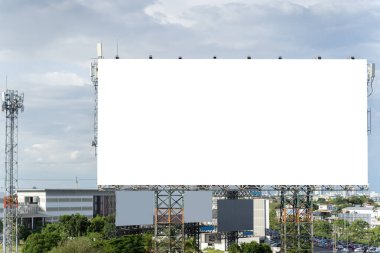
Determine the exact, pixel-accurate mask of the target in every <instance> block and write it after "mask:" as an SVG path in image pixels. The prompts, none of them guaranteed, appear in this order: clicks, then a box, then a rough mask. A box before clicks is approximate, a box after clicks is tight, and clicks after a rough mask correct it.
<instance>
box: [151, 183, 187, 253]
mask: <svg viewBox="0 0 380 253" xmlns="http://www.w3.org/2000/svg"><path fill="white" fill-rule="evenodd" d="M154 199H155V212H154V251H155V253H161V252H165V253H166V252H169V253H171V252H184V245H185V230H184V190H183V189H181V188H180V187H175V186H174V187H173V186H167V187H166V186H165V187H159V188H158V189H157V190H155V196H154Z"/></svg>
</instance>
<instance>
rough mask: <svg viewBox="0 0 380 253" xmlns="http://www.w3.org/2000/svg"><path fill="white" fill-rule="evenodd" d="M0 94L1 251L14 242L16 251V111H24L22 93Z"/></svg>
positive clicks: (6, 250) (11, 91)
mask: <svg viewBox="0 0 380 253" xmlns="http://www.w3.org/2000/svg"><path fill="white" fill-rule="evenodd" d="M1 95H2V101H3V104H2V111H5V113H6V127H5V136H6V137H5V138H6V139H5V182H4V189H5V193H4V212H3V215H4V219H3V252H4V253H7V252H9V253H12V252H13V243H14V242H15V245H16V250H15V252H16V253H17V252H18V238H17V232H18V231H17V207H18V199H17V193H16V190H17V188H18V159H17V154H18V152H17V148H18V143H17V142H18V112H19V109H20V110H21V112H23V111H24V105H23V103H24V94H23V93H21V94H18V91H17V90H6V91H5V92H2V94H1Z"/></svg>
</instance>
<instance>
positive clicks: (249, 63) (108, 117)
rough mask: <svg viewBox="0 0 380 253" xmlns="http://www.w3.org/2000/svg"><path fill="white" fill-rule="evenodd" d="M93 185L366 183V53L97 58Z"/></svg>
mask: <svg viewBox="0 0 380 253" xmlns="http://www.w3.org/2000/svg"><path fill="white" fill-rule="evenodd" d="M98 64H99V65H98V68H99V74H98V76H99V114H98V117H99V118H98V122H99V126H98V144H99V149H98V165H97V166H98V169H97V172H98V176H97V180H98V184H99V185H150V184H151V185H210V184H211V185H255V184H259V185H265V184H268V185H278V184H281V185H282V184H288V185H322V184H324V185H366V184H367V183H368V161H367V160H368V155H367V113H366V111H367V90H366V80H367V61H366V60H246V59H245V60H221V59H216V60H215V59H210V60H206V59H203V60H195V59H193V60H184V59H182V60H179V59H178V60H156V59H153V60H149V59H146V60H144V59H138V60H129V59H128V60H127V59H118V60H115V59H101V60H99V62H98Z"/></svg>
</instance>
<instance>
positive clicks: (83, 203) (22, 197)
mask: <svg viewBox="0 0 380 253" xmlns="http://www.w3.org/2000/svg"><path fill="white" fill-rule="evenodd" d="M17 195H18V202H19V209H18V213H19V216H20V218H21V222H22V223H23V224H25V225H26V226H28V227H30V228H34V227H35V225H43V224H44V223H45V222H57V221H58V219H59V217H60V216H62V215H71V214H81V215H84V216H86V217H87V218H93V217H95V216H96V215H104V216H106V215H110V214H113V213H115V193H114V192H109V191H99V190H97V189H22V190H18V191H17Z"/></svg>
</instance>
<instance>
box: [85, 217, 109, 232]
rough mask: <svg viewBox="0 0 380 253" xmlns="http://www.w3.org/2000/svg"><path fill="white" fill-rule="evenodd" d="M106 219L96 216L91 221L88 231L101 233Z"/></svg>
mask: <svg viewBox="0 0 380 253" xmlns="http://www.w3.org/2000/svg"><path fill="white" fill-rule="evenodd" d="M105 223H106V219H105V218H104V217H102V216H96V217H95V218H93V219H91V220H90V221H89V226H88V231H89V232H97V233H100V232H102V231H103V229H104V225H105Z"/></svg>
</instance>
